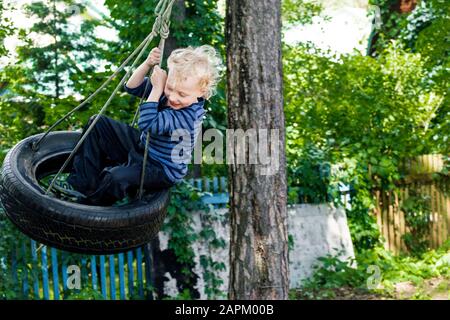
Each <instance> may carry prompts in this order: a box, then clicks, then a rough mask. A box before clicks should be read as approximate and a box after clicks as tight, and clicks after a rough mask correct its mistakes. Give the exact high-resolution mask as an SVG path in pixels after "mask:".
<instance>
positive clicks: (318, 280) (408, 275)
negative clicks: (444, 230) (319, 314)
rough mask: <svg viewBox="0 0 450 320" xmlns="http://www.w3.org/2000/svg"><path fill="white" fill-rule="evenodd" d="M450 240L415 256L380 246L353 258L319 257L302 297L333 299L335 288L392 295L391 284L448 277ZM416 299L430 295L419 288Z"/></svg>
mask: <svg viewBox="0 0 450 320" xmlns="http://www.w3.org/2000/svg"><path fill="white" fill-rule="evenodd" d="M449 249H450V242H447V243H445V244H444V245H443V246H442V247H441V248H439V249H437V250H431V251H428V252H426V253H423V254H422V255H420V256H417V257H411V256H394V255H392V253H390V252H389V251H386V250H385V249H384V248H382V247H381V246H377V247H375V248H373V249H371V250H364V251H362V252H361V253H360V254H358V255H357V256H356V259H345V258H343V257H342V255H341V253H337V254H336V255H328V256H326V257H321V258H319V259H318V263H317V265H316V267H315V272H314V274H313V275H312V277H310V278H309V279H307V280H305V281H303V282H302V283H301V285H300V287H299V297H300V298H303V299H329V298H334V297H335V296H334V295H335V293H334V289H339V288H353V289H355V290H356V291H357V292H361V293H375V294H381V295H382V296H387V297H391V296H392V294H393V293H394V292H393V290H394V285H395V284H396V283H399V282H404V281H411V282H413V283H414V284H416V285H420V284H421V283H423V281H424V280H425V279H430V278H434V277H444V278H448V277H450V255H449ZM413 298H415V299H424V298H429V297H427V296H425V295H423V294H422V293H421V292H420V290H419V291H418V292H416V295H415V296H414V297H413Z"/></svg>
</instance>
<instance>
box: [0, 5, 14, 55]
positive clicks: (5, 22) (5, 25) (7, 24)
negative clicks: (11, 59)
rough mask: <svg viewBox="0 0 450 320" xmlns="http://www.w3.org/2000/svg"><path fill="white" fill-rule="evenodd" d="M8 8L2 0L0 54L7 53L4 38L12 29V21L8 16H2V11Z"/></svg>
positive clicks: (0, 9) (0, 8)
mask: <svg viewBox="0 0 450 320" xmlns="http://www.w3.org/2000/svg"><path fill="white" fill-rule="evenodd" d="M8 9H10V8H9V6H8V4H6V3H4V2H3V1H2V2H1V3H0V56H5V55H7V54H8V52H7V50H6V48H5V44H4V40H5V38H6V37H8V36H9V35H11V34H12V33H13V31H14V29H13V25H12V21H11V20H10V19H9V18H6V17H4V13H5V12H6V11H7V10H8Z"/></svg>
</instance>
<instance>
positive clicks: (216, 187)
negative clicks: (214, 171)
mask: <svg viewBox="0 0 450 320" xmlns="http://www.w3.org/2000/svg"><path fill="white" fill-rule="evenodd" d="M213 192H214V193H217V192H219V179H218V178H217V177H214V178H213Z"/></svg>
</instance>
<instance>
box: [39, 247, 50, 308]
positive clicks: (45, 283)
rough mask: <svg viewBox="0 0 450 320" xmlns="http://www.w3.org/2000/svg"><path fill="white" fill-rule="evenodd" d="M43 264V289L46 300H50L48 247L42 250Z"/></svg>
mask: <svg viewBox="0 0 450 320" xmlns="http://www.w3.org/2000/svg"><path fill="white" fill-rule="evenodd" d="M41 263H42V289H43V291H44V299H45V300H49V299H50V296H49V290H48V264H47V247H46V246H43V247H42V249H41Z"/></svg>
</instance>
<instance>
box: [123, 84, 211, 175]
mask: <svg viewBox="0 0 450 320" xmlns="http://www.w3.org/2000/svg"><path fill="white" fill-rule="evenodd" d="M147 85H148V89H147V91H146V90H145V88H146V86H147ZM124 88H125V91H126V92H128V93H129V94H131V95H134V96H136V97H139V98H142V97H143V98H144V100H146V99H147V98H148V96H149V95H150V92H151V90H152V85H151V83H150V82H149V79H148V77H145V78H144V81H143V82H142V83H141V84H140V85H139V86H138V87H137V88H129V87H127V85H124ZM144 91H145V92H144ZM166 103H167V97H166V96H165V95H164V94H163V95H162V96H161V98H160V99H159V102H158V103H157V102H144V103H142V104H141V105H140V106H139V112H140V115H139V120H138V127H139V129H140V130H141V131H142V133H141V137H140V139H141V142H142V143H143V145H145V139H146V136H147V132H150V141H149V143H148V156H149V157H151V158H152V159H154V160H156V161H158V162H159V163H161V165H162V166H163V168H164V172H165V173H166V175H167V177H168V178H169V179H170V180H171V181H172V182H173V183H178V182H180V181H181V180H182V179H183V178H184V177H185V176H186V174H187V163H189V162H190V160H191V155H192V150H193V149H194V146H195V141H197V136H198V134H199V133H200V128H201V125H202V122H203V119H204V117H205V114H206V111H205V110H204V109H203V107H204V105H205V99H203V98H198V99H197V102H196V103H193V104H192V105H190V106H188V107H185V108H182V109H173V108H172V107H170V106H167V105H166Z"/></svg>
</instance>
